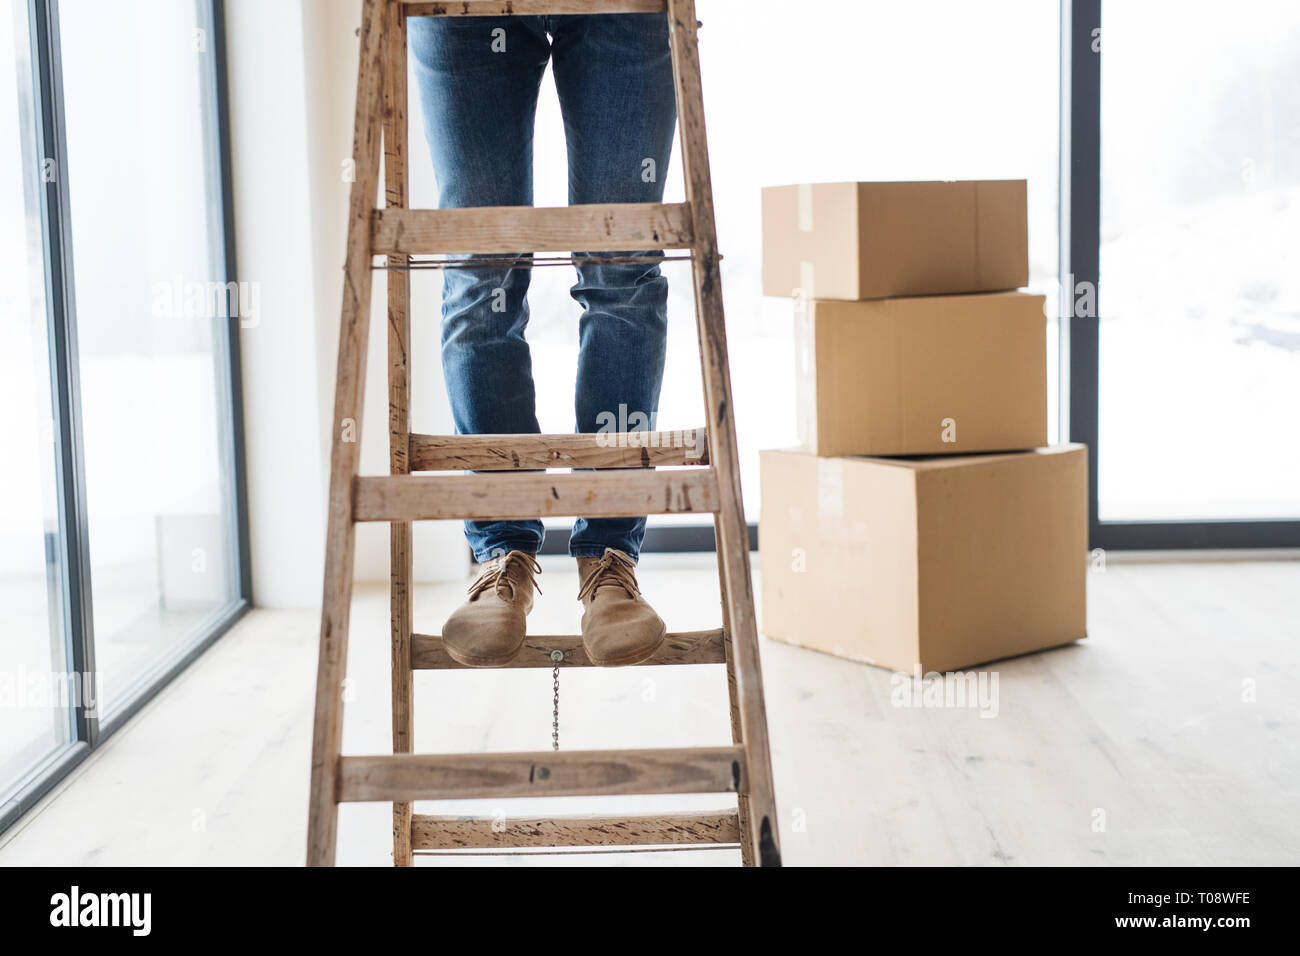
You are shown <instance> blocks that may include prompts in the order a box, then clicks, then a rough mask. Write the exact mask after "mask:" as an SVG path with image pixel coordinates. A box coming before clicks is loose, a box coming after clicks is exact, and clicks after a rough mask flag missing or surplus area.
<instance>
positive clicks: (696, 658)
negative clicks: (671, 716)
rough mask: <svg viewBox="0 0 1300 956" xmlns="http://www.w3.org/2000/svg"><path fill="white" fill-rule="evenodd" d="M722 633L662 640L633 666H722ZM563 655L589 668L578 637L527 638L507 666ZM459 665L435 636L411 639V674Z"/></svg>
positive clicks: (539, 663)
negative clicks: (643, 659)
mask: <svg viewBox="0 0 1300 956" xmlns="http://www.w3.org/2000/svg"><path fill="white" fill-rule="evenodd" d="M724 638H725V633H724V632H723V630H722V629H721V628H716V629H714V630H710V631H681V632H676V633H670V634H668V635H667V636H666V637H665V638H664V642H663V644H662V645H661V646H660V648H659V650H657V651H656V652H655V654H654V656H653V657H651V658H650V659H649V660H647V661H642V662H641V664H640V665H637V666H662V665H666V664H725V663H726V662H727V652H726V647H725V644H724ZM554 650H560V651H563V652H564V664H563V666H564V667H593V666H595V665H593V664H592V663H591V660H590V659H589V658H588V657H587V649H586V647H584V646H583V643H582V635H580V634H573V635H569V634H562V635H561V634H554V635H551V634H537V635H529V636H528V638H527V640H525V641H524V646H523V649H522V650H521V651H520V652H519V654H518V656H517V657H515V659H514V660H512V661H511V662H510V663H509V664H507V665H505V666H506V667H508V668H513V667H554V666H555V662H554V661H552V660H551V651H554ZM463 666H464V665H463V664H459V663H457V662H456V661H454V660H452V659H451V656H450V655H449V654H448V653H447V651H446V650H445V649H444V648H443V646H442V638H441V637H440V636H438V635H436V634H412V635H411V668H412V669H413V670H445V669H449V668H460V667H463Z"/></svg>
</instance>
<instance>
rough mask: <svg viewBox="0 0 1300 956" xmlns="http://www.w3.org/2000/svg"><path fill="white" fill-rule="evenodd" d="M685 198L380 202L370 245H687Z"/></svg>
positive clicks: (377, 251)
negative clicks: (453, 205)
mask: <svg viewBox="0 0 1300 956" xmlns="http://www.w3.org/2000/svg"><path fill="white" fill-rule="evenodd" d="M694 238H695V236H694V230H693V229H692V228H691V207H690V206H688V205H686V203H604V204H596V203H593V204H589V205H581V206H554V207H540V208H539V207H535V206H474V207H470V208H466V209H398V208H392V207H390V208H386V209H374V210H372V211H371V213H370V251H371V253H372V254H374V255H387V254H390V253H401V254H407V255H420V254H422V253H454V252H466V253H469V252H481V253H523V252H640V251H642V250H646V249H687V248H690V246H691V244H692V242H693V241H694Z"/></svg>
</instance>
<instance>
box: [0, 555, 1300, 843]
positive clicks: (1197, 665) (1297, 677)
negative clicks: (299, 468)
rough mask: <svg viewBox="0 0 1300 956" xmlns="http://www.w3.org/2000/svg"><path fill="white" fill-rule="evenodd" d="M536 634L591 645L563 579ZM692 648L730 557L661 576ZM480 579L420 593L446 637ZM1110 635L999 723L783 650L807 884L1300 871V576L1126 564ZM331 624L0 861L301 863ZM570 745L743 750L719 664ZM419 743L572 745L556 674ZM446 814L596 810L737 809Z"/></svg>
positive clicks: (435, 688) (663, 604) (376, 710)
mask: <svg viewBox="0 0 1300 956" xmlns="http://www.w3.org/2000/svg"><path fill="white" fill-rule="evenodd" d="M544 564H545V568H546V570H545V573H544V574H543V576H542V579H541V584H542V587H543V589H544V590H545V594H544V595H543V596H542V597H541V598H540V600H539V602H538V607H537V610H536V611H535V612H534V615H533V617H532V619H531V622H530V626H531V627H533V628H534V629H535V630H537V631H538V632H542V631H552V632H554V631H556V630H559V629H569V628H576V626H577V617H578V605H577V603H576V602H575V601H574V600H573V598H574V595H575V593H576V589H577V580H576V575H575V574H574V573H573V570H572V567H571V564H570V563H569V562H567V561H565V560H564V559H559V558H556V559H546V560H545V562H544ZM642 578H643V583H644V585H645V589H646V592H647V594H648V596H649V597H650V598H651V599H652V600H653V601H654V602H655V603H656V604H657V605H658V606H659V607H660V608H661V610H662V611H663V612H664V616H665V617H666V618H667V619H668V621H669V624H670V626H672V627H674V628H675V629H688V628H694V627H708V626H715V625H716V623H717V619H718V618H717V584H716V580H717V579H716V576H715V572H714V570H713V565H712V556H704V555H701V556H698V557H696V556H656V555H651V556H648V557H647V558H646V559H645V560H644V561H643V569H642ZM462 593H463V591H462V589H461V587H459V586H456V585H443V586H428V587H424V588H420V589H418V591H417V593H416V604H415V607H416V614H415V620H416V627H417V629H418V630H434V631H436V629H437V627H438V625H439V623H440V620H441V618H442V617H443V616H444V615H445V614H446V613H447V611H448V610H449V609H450V608H451V607H453V606H454V605H455V603H456V602H458V601H459V600H460V598H461V595H462ZM1089 611H1090V631H1091V635H1092V636H1091V637H1090V639H1089V640H1087V641H1085V642H1083V643H1081V644H1078V645H1075V646H1072V647H1068V648H1063V649H1059V650H1055V651H1049V652H1046V653H1042V654H1036V655H1031V656H1028V657H1023V658H1019V659H1016V660H1012V661H1004V662H1001V663H1000V664H997V665H994V666H993V667H992V668H990V670H994V671H996V673H997V675H998V698H997V716H996V717H995V718H992V719H989V718H984V717H981V715H980V712H979V711H978V710H977V709H914V708H901V707H896V706H893V705H892V704H891V690H892V687H891V675H890V674H889V673H888V672H886V671H882V670H877V669H874V668H871V667H867V666H863V665H860V664H853V663H849V662H846V661H841V660H838V659H835V658H832V657H829V656H826V655H822V654H818V653H816V652H812V651H806V650H800V649H797V648H793V647H788V646H785V645H782V644H779V643H776V642H772V641H764V644H763V664H764V668H763V669H764V678H765V681H766V686H767V695H768V712H769V716H770V720H771V725H772V728H771V732H772V742H773V748H774V752H773V758H774V764H775V772H776V782H777V791H778V801H779V804H780V812H781V816H782V820H781V831H782V840H783V848H784V852H785V858H786V861H787V863H790V864H851V863H854V864H863V863H866V864H975V865H982V864H992V865H1000V864H1012V865H1016V864H1084V865H1087V864H1100V865H1107V864H1110V865H1114V864H1264V863H1274V864H1296V863H1300V813H1297V810H1300V640H1297V639H1298V638H1300V562H1288V561H1271V562H1246V561H1242V562H1228V561H1223V562H1188V563H1177V564H1173V563H1169V564H1153V563H1145V564H1139V563H1134V564H1117V563H1116V562H1115V561H1113V560H1112V561H1111V563H1110V565H1109V566H1108V567H1107V569H1106V570H1105V571H1103V572H1099V573H1094V574H1093V575H1092V576H1091V578H1090V593H1089ZM352 621H353V625H352V626H353V639H352V647H351V656H350V662H349V674H350V675H351V677H352V680H353V692H354V699H353V701H352V703H351V704H350V709H349V711H348V719H347V724H346V731H345V750H346V751H347V752H350V753H363V752H375V753H378V752H384V751H385V750H387V749H388V747H389V740H388V719H389V718H388V649H387V633H388V625H387V593H386V591H385V590H383V589H382V588H366V589H364V590H362V591H360V592H359V593H358V596H357V601H356V606H355V608H354V611H353V615H352ZM317 625H318V621H317V617H316V615H315V614H314V613H310V612H277V611H260V610H259V611H254V612H253V613H252V614H250V615H249V616H248V617H247V618H246V619H245V620H244V621H243V622H241V623H240V624H239V625H238V626H237V627H236V628H235V629H234V630H233V631H232V632H231V633H230V634H229V635H228V636H226V637H225V638H224V639H223V640H221V641H220V642H218V643H217V645H216V646H214V647H213V648H212V649H211V650H210V651H208V653H206V654H205V655H204V656H203V657H202V658H200V659H199V660H198V661H197V662H196V663H195V664H194V666H192V667H191V668H190V669H189V670H188V671H187V672H186V673H185V674H184V675H183V676H182V677H181V678H180V679H179V680H177V681H176V682H175V683H174V684H173V685H172V686H171V687H169V688H168V689H167V690H166V691H165V692H164V693H163V694H162V695H161V696H160V697H159V698H158V699H156V700H155V701H154V702H153V703H152V704H150V705H149V706H148V707H147V708H145V709H144V710H143V711H142V712H141V713H140V714H139V715H138V716H137V717H136V718H135V719H134V720H133V722H132V723H131V724H130V725H129V726H128V727H127V728H125V729H124V730H123V731H122V732H121V733H119V734H118V735H117V736H116V737H115V738H114V739H113V740H112V741H111V742H110V743H108V744H107V745H106V746H105V747H104V748H103V749H102V750H101V751H100V752H99V753H98V754H97V755H95V756H94V757H93V758H91V759H90V760H89V761H87V762H86V763H85V764H83V766H82V767H81V768H80V769H79V770H78V771H77V772H76V773H75V775H74V776H72V777H71V778H70V779H69V780H68V781H66V782H65V783H64V784H63V785H62V786H61V787H60V788H59V790H58V791H57V792H56V793H55V794H53V795H52V796H51V797H50V798H47V800H46V801H45V802H44V803H43V804H42V805H41V806H40V807H38V808H37V809H36V810H34V811H33V812H32V813H30V814H28V815H27V817H25V818H24V819H23V820H22V821H20V822H19V823H18V824H17V825H16V826H15V827H13V828H11V829H10V831H9V832H8V833H6V834H5V835H4V836H3V837H0V841H3V845H0V865H5V866H17V865H31V864H55V863H58V864H125V865H131V864H145V863H164V864H280V865H285V864H287V865H296V864H298V863H300V862H301V860H302V859H303V854H304V846H305V828H306V822H305V813H306V806H307V777H308V756H309V747H310V736H311V709H312V691H313V683H314V680H315V659H316V637H317ZM561 684H562V687H561V720H562V726H561V735H562V736H561V744H562V746H564V747H566V748H574V749H578V748H593V747H623V746H673V745H690V744H710V743H727V742H729V733H728V722H727V714H726V689H725V680H724V677H723V674H722V671H721V668H717V667H701V668H677V669H667V668H628V669H623V670H617V671H598V670H595V669H592V670H589V671H582V672H571V673H566V674H564V675H563V677H562V679H561ZM416 702H417V707H416V713H417V733H416V746H417V749H419V750H423V751H439V750H441V751H476V750H522V749H546V748H547V747H549V745H550V717H551V715H550V709H551V687H550V673H549V672H525V671H519V672H501V671H493V672H454V673H448V672H442V673H422V674H420V675H418V676H417V679H416ZM509 803H510V805H509V806H508V807H504V806H496V805H492V804H483V803H477V804H440V805H432V804H430V805H427V806H424V805H422V806H421V807H420V809H421V810H427V811H430V812H434V811H436V812H461V811H464V812H492V811H495V810H498V809H506V810H507V811H508V812H510V813H520V812H557V813H558V812H583V811H592V810H597V809H599V810H601V811H605V810H612V811H615V812H618V811H620V810H625V811H626V810H643V809H654V808H665V809H667V808H686V807H706V806H721V805H725V798H722V797H717V798H710V797H672V798H668V797H660V798H616V799H615V798H611V799H606V800H600V799H572V800H563V801H550V802H546V801H510V802H509ZM389 825H390V811H389V808H388V806H387V805H378V804H375V805H372V804H362V805H349V806H345V807H343V809H342V811H341V825H340V842H339V861H340V862H341V863H347V864H360V865H376V866H382V865H386V864H387V863H388V862H389V844H388V834H389ZM738 859H739V854H738V853H737V852H736V851H733V850H695V851H690V852H678V853H668V852H642V853H616V854H600V855H596V854H583V855H569V856H566V857H559V858H557V857H555V856H545V857H535V856H528V857H525V856H497V857H491V858H487V859H484V858H483V857H476V858H472V859H467V858H464V857H445V856H439V857H421V858H419V859H418V860H417V865H421V866H436V865H464V864H468V863H483V862H487V863H491V864H496V865H541V864H546V863H563V864H570V865H584V864H601V863H603V864H628V865H636V864H641V865H723V866H726V865H734V864H735V863H737V862H738Z"/></svg>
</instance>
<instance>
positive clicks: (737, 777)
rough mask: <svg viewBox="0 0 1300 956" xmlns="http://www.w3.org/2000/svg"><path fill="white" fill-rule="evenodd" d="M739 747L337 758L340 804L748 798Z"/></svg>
mask: <svg viewBox="0 0 1300 956" xmlns="http://www.w3.org/2000/svg"><path fill="white" fill-rule="evenodd" d="M747 786H748V784H747V782H746V777H745V751H744V749H743V748H741V747H736V746H732V747H686V748H673V749H662V750H571V751H558V752H555V751H549V750H546V751H538V752H536V753H503V754H381V755H378V756H373V757H340V758H339V768H338V801H339V802H340V803H364V802H374V801H383V802H409V801H411V800H473V799H483V798H503V799H504V798H506V797H586V796H626V795H629V794H645V793H744V792H745V790H746V788H747Z"/></svg>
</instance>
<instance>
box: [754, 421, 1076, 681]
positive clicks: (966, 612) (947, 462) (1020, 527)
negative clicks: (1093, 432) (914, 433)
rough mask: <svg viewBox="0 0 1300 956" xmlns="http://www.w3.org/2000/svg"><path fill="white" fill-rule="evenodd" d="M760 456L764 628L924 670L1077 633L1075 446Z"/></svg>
mask: <svg viewBox="0 0 1300 956" xmlns="http://www.w3.org/2000/svg"><path fill="white" fill-rule="evenodd" d="M760 459H761V469H760V473H761V483H762V513H761V516H760V520H759V533H758V544H759V553H760V556H761V560H762V564H761V568H762V614H763V617H762V624H763V631H764V633H766V634H767V635H768V636H769V637H772V638H776V639H777V640H781V641H786V642H788V643H791V644H797V645H800V646H802V647H811V648H815V649H817V650H822V651H826V652H829V653H831V654H836V655H838V656H840V657H846V658H849V659H850V660H856V661H863V662H866V663H869V664H876V665H879V666H882V667H889V668H893V669H897V670H905V671H908V672H913V671H915V670H916V669H918V668H919V669H920V670H921V671H922V672H926V673H928V672H931V671H938V672H942V671H950V670H957V669H960V668H964V667H970V666H972V665H975V664H981V663H984V662H986V661H992V660H997V659H999V658H1003V657H1011V656H1014V655H1017V654H1024V653H1027V652H1029V651H1035V650H1041V649H1043V648H1047V647H1055V646H1058V645H1061V644H1067V643H1070V642H1071V641H1076V640H1078V639H1080V638H1082V637H1085V636H1086V635H1087V623H1086V602H1085V584H1086V580H1085V579H1086V575H1087V559H1088V550H1087V549H1088V504H1087V502H1088V497H1087V495H1088V467H1087V448H1086V447H1085V446H1083V445H1077V444H1071V445H1054V446H1051V447H1048V448H1038V449H1034V450H1032V451H1027V452H1010V453H1004V454H990V455H969V456H943V457H927V458H857V457H848V458H821V457H818V456H816V455H813V454H810V453H808V452H806V451H802V450H797V449H790V450H779V451H764V452H762V453H761V455H760Z"/></svg>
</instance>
